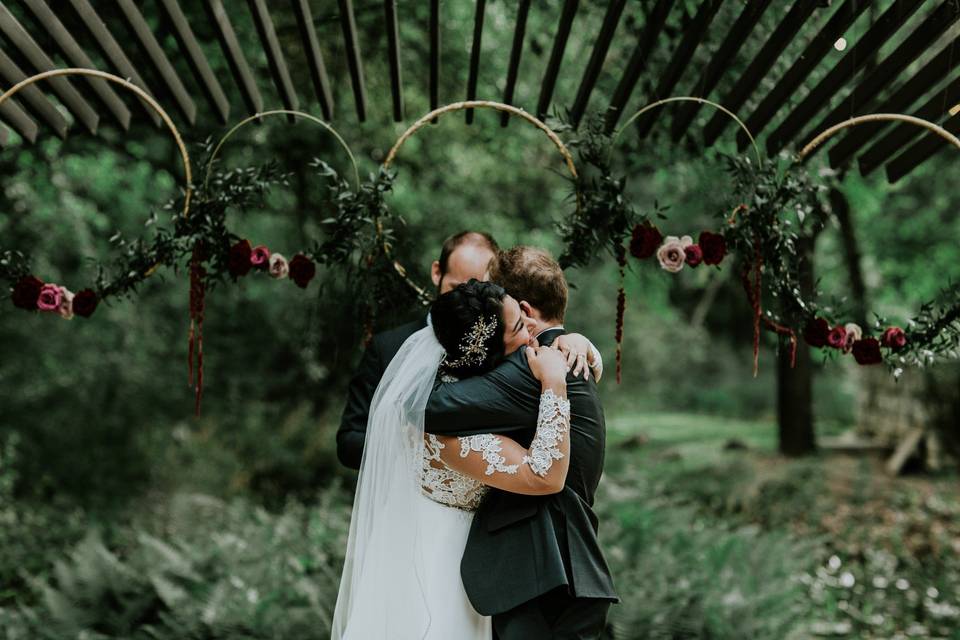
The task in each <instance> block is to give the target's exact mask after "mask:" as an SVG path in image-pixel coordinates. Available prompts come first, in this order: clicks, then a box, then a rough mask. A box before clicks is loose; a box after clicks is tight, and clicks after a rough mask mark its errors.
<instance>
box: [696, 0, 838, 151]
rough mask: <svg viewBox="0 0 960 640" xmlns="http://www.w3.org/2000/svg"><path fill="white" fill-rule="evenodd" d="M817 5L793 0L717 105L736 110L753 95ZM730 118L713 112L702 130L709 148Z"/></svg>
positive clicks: (805, 0) (807, 0)
mask: <svg viewBox="0 0 960 640" xmlns="http://www.w3.org/2000/svg"><path fill="white" fill-rule="evenodd" d="M818 7H819V4H818V3H816V2H810V1H809V0H796V2H794V3H793V6H791V7H790V11H789V12H788V13H787V15H786V16H784V18H783V20H782V21H780V23H779V24H778V25H777V28H776V29H774V31H773V33H772V34H770V37H769V38H767V41H766V42H765V43H763V47H762V48H761V49H760V51H759V52H758V53H757V55H756V56H754V58H753V60H751V61H750V64H749V65H748V66H747V69H746V71H744V72H743V75H741V76H740V79H739V80H737V83H736V84H735V85H734V86H733V88H732V89H731V90H730V91H729V92H728V93H727V94H726V95H725V96H724V97H723V99H722V100H721V101H720V104H722V105H723V106H725V107H726V108H727V109H730V111H732V112H734V113H736V112H737V111H738V110H739V109H740V107H742V106H743V104H744V103H745V102H746V101H747V99H748V98H749V97H750V96H751V95H753V92H754V91H755V90H756V88H757V86H758V85H759V84H760V82H761V81H762V80H763V79H764V78H765V77H766V76H767V74H768V73H769V72H770V69H772V68H773V65H774V64H775V63H776V62H777V60H778V59H779V58H780V56H781V55H782V54H783V52H784V50H785V49H786V48H787V47H788V46H790V43H791V42H793V39H794V38H795V37H796V36H797V33H799V32H800V29H801V27H803V25H804V24H806V22H807V20H808V19H809V18H810V16H811V15H813V12H814V11H815V10H816V9H817V8H818ZM732 122H733V121H732V120H731V119H730V117H729V116H728V115H727V114H725V113H715V114H714V115H713V117H712V118H710V120H709V122H707V126H706V127H704V130H703V141H704V144H705V145H706V146H708V147H711V146H713V144H714V143H715V142H716V141H717V138H719V137H720V135H721V134H722V133H723V132H724V130H726V128H727V127H728V126H729V125H730V124H731V123H732Z"/></svg>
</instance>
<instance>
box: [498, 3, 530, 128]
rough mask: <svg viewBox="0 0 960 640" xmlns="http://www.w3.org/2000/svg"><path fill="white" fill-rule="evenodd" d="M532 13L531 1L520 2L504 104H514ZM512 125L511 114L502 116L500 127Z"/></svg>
mask: <svg viewBox="0 0 960 640" xmlns="http://www.w3.org/2000/svg"><path fill="white" fill-rule="evenodd" d="M529 13H530V0H520V4H519V6H518V7H517V23H516V25H515V26H514V28H513V45H512V46H511V47H510V63H509V64H508V65H507V84H506V85H505V86H504V88H503V102H504V103H505V104H510V105H512V104H513V93H514V90H515V89H516V86H517V75H518V72H519V70H520V57H521V56H522V55H523V37H524V34H526V31H527V14H529ZM509 123H510V114H509V113H507V112H506V111H504V112H502V113H501V114H500V126H501V127H505V126H507V125H508V124H509Z"/></svg>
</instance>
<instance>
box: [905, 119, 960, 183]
mask: <svg viewBox="0 0 960 640" xmlns="http://www.w3.org/2000/svg"><path fill="white" fill-rule="evenodd" d="M943 128H944V129H946V130H947V131H949V132H950V133H952V134H954V135H960V116H954V117H952V118H950V119H949V120H947V121H946V122H945V123H944V124H943ZM947 146H949V143H948V142H947V141H946V140H944V139H943V138H941V137H940V136H938V135H936V134H934V133H928V134H926V135H924V136H923V137H922V138H920V139H919V140H917V141H916V142H915V143H913V144H912V145H911V146H910V147H908V148H907V150H906V151H904V152H903V153H901V154H900V155H899V156H897V157H896V158H894V159H893V161H892V162H890V163H889V164H887V181H889V182H891V183H893V182H897V181H899V180H900V179H901V178H903V177H904V176H906V175H908V174H909V173H910V172H911V171H913V170H914V169H916V168H917V167H919V166H920V165H921V164H923V163H924V162H926V161H927V160H929V159H930V158H932V157H933V156H934V155H935V154H936V153H937V152H938V151H940V150H942V149H943V148H944V147H947ZM951 150H952V151H953V153H957V150H956V149H952V148H951Z"/></svg>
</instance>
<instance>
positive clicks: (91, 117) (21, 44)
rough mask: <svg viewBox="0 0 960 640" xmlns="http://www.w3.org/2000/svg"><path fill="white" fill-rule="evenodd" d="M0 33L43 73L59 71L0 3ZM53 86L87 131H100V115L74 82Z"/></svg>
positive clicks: (60, 79)
mask: <svg viewBox="0 0 960 640" xmlns="http://www.w3.org/2000/svg"><path fill="white" fill-rule="evenodd" d="M0 31H2V32H3V33H4V35H6V36H7V39H8V40H9V41H10V43H11V44H12V45H13V46H14V48H15V49H17V50H18V51H19V52H20V53H21V54H22V55H23V57H24V58H26V59H27V61H28V62H29V63H30V65H31V66H33V68H34V69H36V70H37V71H39V72H43V71H50V70H52V69H55V68H57V65H55V64H54V62H53V60H51V59H50V56H48V55H47V54H46V53H44V51H43V49H41V48H40V45H38V44H37V42H36V41H35V40H34V39H33V38H32V37H31V36H30V34H29V33H27V30H26V29H24V28H23V25H21V24H20V22H19V21H18V20H17V19H16V18H15V17H14V15H13V14H12V13H10V10H9V9H7V7H6V6H5V5H4V4H2V3H0ZM49 83H50V86H51V87H52V88H53V92H54V93H56V94H57V97H59V98H60V100H62V101H63V103H64V104H65V105H66V107H67V109H69V110H70V112H71V113H73V115H74V116H76V118H77V120H79V121H80V122H81V123H82V124H83V126H84V127H86V129H87V131H89V132H90V133H96V132H97V125H98V124H99V122H100V116H99V115H97V112H96V111H95V110H94V109H93V107H91V106H90V103H88V102H87V101H86V100H85V99H84V98H83V96H81V95H80V93H79V92H78V91H77V90H76V89H74V88H73V85H72V84H70V81H69V80H67V79H66V78H63V77H56V78H50V79H49Z"/></svg>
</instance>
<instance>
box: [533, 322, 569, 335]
mask: <svg viewBox="0 0 960 640" xmlns="http://www.w3.org/2000/svg"><path fill="white" fill-rule="evenodd" d="M554 329H563V325H562V324H558V325H557V326H555V327H547V328H546V329H544V330H542V331H541V332H540V333H538V334H537V335H535V336H533V337H534V338H539V337H540V336H542V335H543V334H545V333H546V332H547V331H553V330H554Z"/></svg>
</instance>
